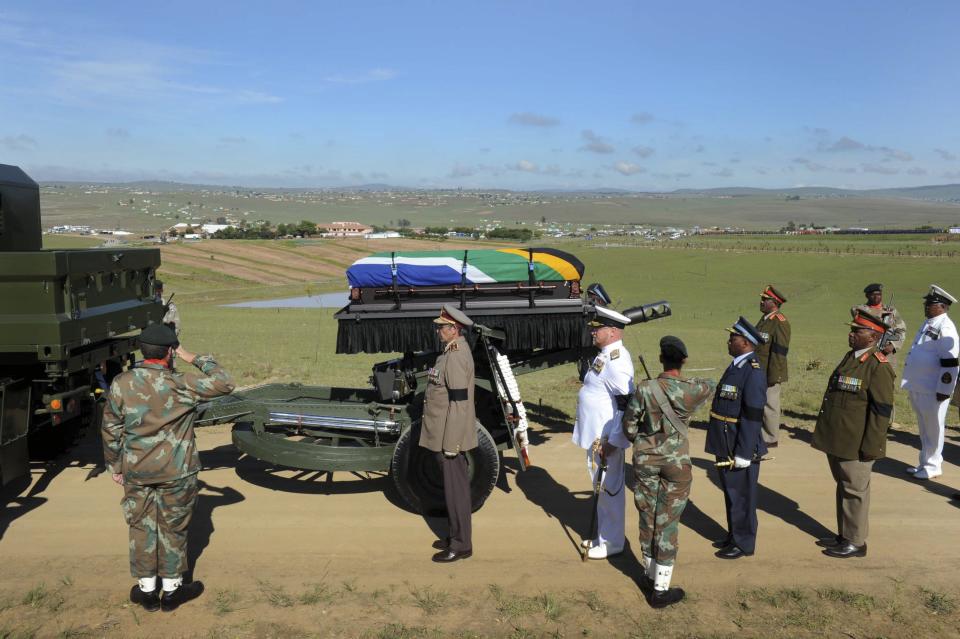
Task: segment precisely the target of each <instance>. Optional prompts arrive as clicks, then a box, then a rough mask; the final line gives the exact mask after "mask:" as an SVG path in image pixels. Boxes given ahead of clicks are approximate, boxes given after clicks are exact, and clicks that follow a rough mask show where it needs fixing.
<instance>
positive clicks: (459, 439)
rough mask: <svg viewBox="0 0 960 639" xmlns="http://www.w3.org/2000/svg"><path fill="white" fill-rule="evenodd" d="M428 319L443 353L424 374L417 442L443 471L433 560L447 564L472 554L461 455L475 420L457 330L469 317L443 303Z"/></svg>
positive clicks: (464, 348) (469, 363)
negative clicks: (445, 529) (444, 523)
mask: <svg viewBox="0 0 960 639" xmlns="http://www.w3.org/2000/svg"><path fill="white" fill-rule="evenodd" d="M433 321H434V323H435V324H436V325H437V326H436V330H437V336H438V337H439V338H440V342H441V343H442V344H443V352H442V353H440V355H439V356H437V361H436V363H435V364H434V365H433V368H431V369H430V371H429V373H428V375H427V390H426V392H425V393H424V398H423V421H422V424H421V430H420V445H421V446H423V447H424V448H426V449H427V450H431V451H433V452H434V453H436V458H437V463H438V464H439V465H440V468H441V471H442V474H443V496H444V499H445V501H446V505H447V520H448V522H449V524H450V536H449V537H448V543H447V546H446V548H444V549H443V550H441V551H440V552H438V553H437V554H435V555H434V556H433V561H436V562H439V563H448V562H451V561H457V560H459V559H466V558H468V557H470V556H471V555H473V539H472V534H471V522H470V512H471V501H470V477H469V475H468V473H467V459H466V457H465V456H464V453H465V452H466V451H468V450H472V449H474V448H476V447H477V424H476V415H475V408H474V405H473V354H472V353H471V352H470V345H469V344H468V343H467V340H466V339H465V338H464V337H463V334H462V333H463V329H464V328H467V327H469V326H473V321H472V320H471V319H470V318H469V317H467V316H466V315H465V314H463V313H462V312H461V311H460V310H459V309H457V308H456V307H454V306H451V305H449V304H444V306H443V309H442V310H441V311H440V317H438V318H437V319H435V320H433Z"/></svg>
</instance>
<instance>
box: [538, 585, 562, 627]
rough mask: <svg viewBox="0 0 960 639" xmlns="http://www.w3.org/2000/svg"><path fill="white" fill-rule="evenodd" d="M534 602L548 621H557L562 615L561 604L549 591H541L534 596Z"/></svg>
mask: <svg viewBox="0 0 960 639" xmlns="http://www.w3.org/2000/svg"><path fill="white" fill-rule="evenodd" d="M534 602H536V604H537V606H538V607H539V608H540V611H541V612H542V613H543V616H544V617H546V618H547V619H549V620H550V621H558V620H559V619H560V617H561V616H563V612H564V610H563V604H561V603H560V600H559V599H558V598H557V597H556V596H554V595H552V594H550V593H549V592H541V593H540V594H539V595H537V596H536V597H534Z"/></svg>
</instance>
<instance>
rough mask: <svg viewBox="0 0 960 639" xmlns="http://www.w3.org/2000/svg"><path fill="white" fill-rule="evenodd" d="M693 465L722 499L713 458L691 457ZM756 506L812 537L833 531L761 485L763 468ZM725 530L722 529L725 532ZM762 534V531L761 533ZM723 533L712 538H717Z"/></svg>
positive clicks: (717, 471)
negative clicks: (700, 471)
mask: <svg viewBox="0 0 960 639" xmlns="http://www.w3.org/2000/svg"><path fill="white" fill-rule="evenodd" d="M692 461H693V465H694V466H696V467H697V468H700V469H702V470H704V471H706V473H707V477H708V478H710V481H711V482H712V483H713V485H714V486H716V487H717V490H718V491H719V494H718V495H717V498H718V499H721V500H722V499H723V492H722V490H721V489H720V473H721V472H723V471H719V470H717V467H716V466H715V465H714V461H713V460H708V459H699V458H692ZM763 463H768V464H769V463H773V462H763ZM824 466H826V461H824ZM757 508H758V509H759V510H762V511H764V512H765V513H767V514H769V515H773V516H774V517H778V518H780V519H782V520H783V521H785V522H786V523H788V524H790V525H791V526H795V527H796V528H798V529H799V530H800V531H802V532H804V533H806V534H807V535H810V536H811V537H813V538H814V539H819V538H820V537H828V536H830V535H832V534H834V533H833V531H831V530H830V529H829V528H827V527H826V526H824V525H823V524H821V523H820V522H819V521H817V520H816V519H814V518H813V517H811V516H810V515H808V514H807V513H805V512H803V511H802V510H801V509H800V504H798V503H797V502H795V501H794V500H792V499H790V498H789V497H787V496H786V495H783V494H781V493H778V492H777V491H775V490H771V489H770V488H768V487H766V486H764V485H763V469H762V468H761V470H760V484H759V486H758V493H757ZM725 532H726V531H724V534H725ZM761 535H762V533H761ZM722 536H723V534H721V535H719V536H718V537H714V539H719V538H720V537H722Z"/></svg>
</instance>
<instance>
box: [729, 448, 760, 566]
mask: <svg viewBox="0 0 960 639" xmlns="http://www.w3.org/2000/svg"><path fill="white" fill-rule="evenodd" d="M759 479H760V464H759V463H756V462H754V463H753V464H750V466H749V467H748V468H739V469H732V468H731V469H730V470H721V471H720V487H721V488H723V500H724V502H725V504H726V507H727V534H728V535H729V536H730V537H732V538H733V543H735V544H736V545H737V546H739V547H740V550H742V551H743V552H745V553H747V554H751V555H752V554H753V551H754V549H755V548H756V545H757V492H758V488H757V482H758V481H759Z"/></svg>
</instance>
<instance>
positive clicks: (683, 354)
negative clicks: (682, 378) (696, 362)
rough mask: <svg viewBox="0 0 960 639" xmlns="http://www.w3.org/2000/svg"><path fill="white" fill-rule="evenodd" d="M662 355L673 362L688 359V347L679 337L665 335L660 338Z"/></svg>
mask: <svg viewBox="0 0 960 639" xmlns="http://www.w3.org/2000/svg"><path fill="white" fill-rule="evenodd" d="M660 354H661V355H663V356H664V357H666V358H667V359H669V360H673V361H677V360H681V359H686V358H687V346H686V344H684V343H683V341H681V339H680V338H679V337H674V336H673V335H664V336H663V337H661V338H660Z"/></svg>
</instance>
